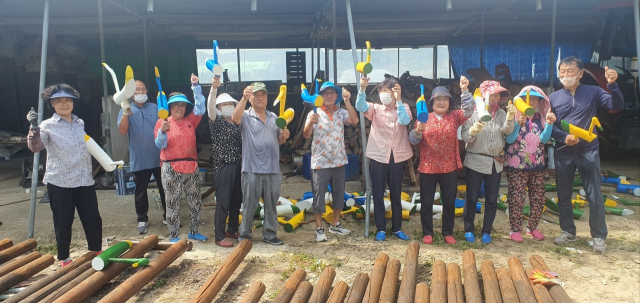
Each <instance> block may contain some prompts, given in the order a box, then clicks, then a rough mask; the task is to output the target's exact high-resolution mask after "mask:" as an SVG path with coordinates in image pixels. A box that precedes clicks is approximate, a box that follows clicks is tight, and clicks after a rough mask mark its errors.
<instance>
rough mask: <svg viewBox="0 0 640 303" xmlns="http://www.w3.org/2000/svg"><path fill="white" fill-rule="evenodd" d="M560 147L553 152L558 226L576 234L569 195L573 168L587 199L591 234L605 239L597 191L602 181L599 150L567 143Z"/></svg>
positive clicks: (601, 201)
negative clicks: (567, 145)
mask: <svg viewBox="0 0 640 303" xmlns="http://www.w3.org/2000/svg"><path fill="white" fill-rule="evenodd" d="M564 149H567V150H564ZM564 149H563V150H561V151H556V153H555V155H554V156H555V159H554V160H555V166H556V184H557V188H558V208H559V209H560V228H561V229H562V230H563V231H566V232H568V233H570V234H573V235H575V234H576V225H575V223H574V222H573V205H572V203H571V197H572V196H573V190H572V189H573V179H574V174H575V171H576V168H577V169H578V172H579V173H580V178H581V179H582V186H583V187H584V191H585V193H586V196H587V197H586V198H587V201H588V202H589V227H591V237H593V238H600V239H606V238H607V234H608V232H607V222H606V221H605V212H604V201H603V200H602V194H601V192H600V185H601V182H602V172H601V171H600V154H599V152H598V151H597V150H580V149H578V148H571V147H566V148H564Z"/></svg>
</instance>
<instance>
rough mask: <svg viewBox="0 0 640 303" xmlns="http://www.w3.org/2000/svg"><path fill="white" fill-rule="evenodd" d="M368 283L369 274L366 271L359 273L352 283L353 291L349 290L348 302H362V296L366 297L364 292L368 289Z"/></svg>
mask: <svg viewBox="0 0 640 303" xmlns="http://www.w3.org/2000/svg"><path fill="white" fill-rule="evenodd" d="M367 284H369V275H367V274H366V273H363V272H361V273H359V274H358V275H357V276H356V278H355V280H353V285H351V291H349V295H348V296H347V298H346V299H345V302H347V303H360V302H362V298H364V293H365V291H366V290H367Z"/></svg>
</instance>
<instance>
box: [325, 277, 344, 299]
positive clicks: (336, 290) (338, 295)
mask: <svg viewBox="0 0 640 303" xmlns="http://www.w3.org/2000/svg"><path fill="white" fill-rule="evenodd" d="M347 292H349V285H348V284H347V282H345V281H339V282H338V283H336V286H334V287H333V290H332V291H331V294H330V295H329V299H327V303H343V302H344V298H345V297H346V296H347Z"/></svg>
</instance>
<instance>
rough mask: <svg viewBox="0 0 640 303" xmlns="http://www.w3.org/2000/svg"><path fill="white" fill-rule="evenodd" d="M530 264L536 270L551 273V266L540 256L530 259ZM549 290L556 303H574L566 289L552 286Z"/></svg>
mask: <svg viewBox="0 0 640 303" xmlns="http://www.w3.org/2000/svg"><path fill="white" fill-rule="evenodd" d="M529 264H531V266H532V267H533V268H534V269H539V270H542V271H551V269H549V266H547V263H546V262H545V261H544V259H543V258H542V257H541V256H538V255H533V256H531V257H530V258H529ZM548 289H549V295H551V298H553V301H554V302H555V303H572V302H573V300H571V298H570V297H569V295H568V294H567V292H566V291H565V290H564V288H562V286H560V285H552V286H549V287H548Z"/></svg>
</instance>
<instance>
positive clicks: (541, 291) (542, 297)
mask: <svg viewBox="0 0 640 303" xmlns="http://www.w3.org/2000/svg"><path fill="white" fill-rule="evenodd" d="M532 288H533V294H534V295H535V296H536V300H538V303H554V301H553V298H551V295H550V294H549V290H547V288H546V287H544V286H543V285H542V284H533V286H532Z"/></svg>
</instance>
